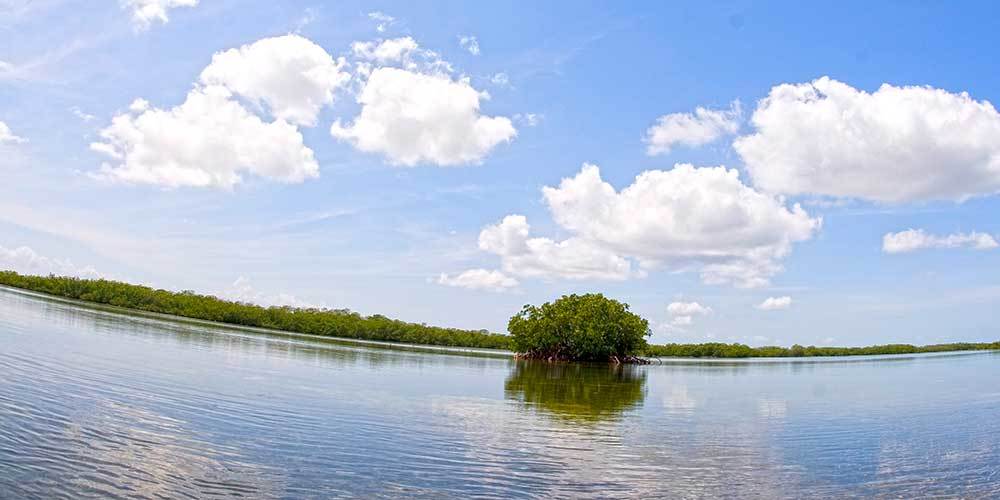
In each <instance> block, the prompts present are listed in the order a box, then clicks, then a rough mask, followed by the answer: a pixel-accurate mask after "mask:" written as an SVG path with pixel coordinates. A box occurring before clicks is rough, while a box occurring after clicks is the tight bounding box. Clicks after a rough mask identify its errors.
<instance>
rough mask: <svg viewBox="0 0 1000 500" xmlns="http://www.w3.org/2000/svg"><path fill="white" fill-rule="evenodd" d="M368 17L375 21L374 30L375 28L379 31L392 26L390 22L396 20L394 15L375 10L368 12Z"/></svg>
mask: <svg viewBox="0 0 1000 500" xmlns="http://www.w3.org/2000/svg"><path fill="white" fill-rule="evenodd" d="M368 19H371V20H372V21H375V23H376V24H375V30H377V31H378V32H379V33H384V32H385V30H386V29H388V28H389V26H392V23H395V22H396V18H395V17H392V16H390V15H389V14H386V13H384V12H381V11H377V10H376V11H374V12H369V13H368Z"/></svg>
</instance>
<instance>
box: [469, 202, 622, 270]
mask: <svg viewBox="0 0 1000 500" xmlns="http://www.w3.org/2000/svg"><path fill="white" fill-rule="evenodd" d="M530 229H531V227H530V226H529V225H528V221H527V219H526V218H525V217H524V216H523V215H508V216H506V217H504V219H503V220H502V221H501V222H500V223H499V224H495V225H492V226H487V227H486V228H484V229H483V230H482V232H480V234H479V248H480V249H481V250H484V251H487V252H490V253H493V254H496V255H498V256H500V258H501V264H502V267H503V269H504V271H506V272H508V273H510V274H514V275H517V276H526V277H543V278H553V277H559V278H568V279H606V280H623V279H626V278H629V277H630V276H633V274H634V273H633V271H632V264H631V263H630V262H629V261H628V260H627V259H625V258H623V257H621V256H618V255H616V254H614V253H613V252H610V251H608V250H606V249H603V248H601V247H599V246H597V245H594V244H592V243H590V242H588V241H586V240H584V239H581V238H570V239H567V240H564V241H559V242H557V241H554V240H551V239H549V238H531V237H530Z"/></svg>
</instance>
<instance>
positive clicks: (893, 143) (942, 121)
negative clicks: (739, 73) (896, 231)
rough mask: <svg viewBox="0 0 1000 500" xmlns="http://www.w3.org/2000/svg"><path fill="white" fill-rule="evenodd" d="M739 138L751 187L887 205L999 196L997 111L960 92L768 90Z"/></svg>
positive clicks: (820, 87)
mask: <svg viewBox="0 0 1000 500" xmlns="http://www.w3.org/2000/svg"><path fill="white" fill-rule="evenodd" d="M752 122H753V125H754V126H755V127H756V131H755V133H754V134H751V135H747V136H743V137H740V138H738V139H737V140H736V141H735V142H734V148H735V149H736V151H737V152H738V153H739V154H740V156H741V157H742V158H743V161H744V162H745V163H746V167H747V170H748V172H749V173H750V176H751V178H752V180H753V183H754V185H755V186H756V187H758V188H760V189H764V190H766V191H770V192H775V193H784V194H791V195H798V194H817V195H826V196H833V197H853V198H863V199H868V200H874V201H879V202H887V203H903V202H910V201H926V200H956V201H963V200H965V199H967V198H970V197H974V196H983V195H990V194H994V193H997V192H1000V113H998V112H997V110H996V109H995V108H994V107H993V105H992V104H990V103H989V102H987V101H975V100H973V99H972V98H971V97H970V96H969V95H968V94H966V93H964V92H963V93H959V94H955V93H949V92H947V91H945V90H941V89H935V88H931V87H895V86H892V85H889V84H883V85H882V86H881V87H880V88H879V89H878V90H877V91H875V92H873V93H868V92H865V91H861V90H858V89H855V88H853V87H851V86H849V85H846V84H844V83H841V82H838V81H835V80H831V79H829V78H827V77H823V78H820V79H817V80H814V81H813V82H811V83H803V84H783V85H778V86H776V87H774V88H772V89H771V92H770V94H769V95H768V96H767V97H766V98H765V99H763V100H761V101H760V102H759V103H758V105H757V109H756V110H755V111H754V113H753V117H752Z"/></svg>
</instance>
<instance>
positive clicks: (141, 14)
mask: <svg viewBox="0 0 1000 500" xmlns="http://www.w3.org/2000/svg"><path fill="white" fill-rule="evenodd" d="M120 2H121V7H122V9H125V10H129V11H131V12H132V25H133V26H134V27H135V28H136V29H137V30H145V29H149V27H150V25H152V24H153V22H157V21H158V22H161V23H164V24H166V23H167V21H169V20H170V19H169V18H168V17H167V12H168V11H170V10H171V9H176V8H178V7H194V6H196V5H198V0H120Z"/></svg>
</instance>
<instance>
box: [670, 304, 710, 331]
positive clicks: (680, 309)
mask: <svg viewBox="0 0 1000 500" xmlns="http://www.w3.org/2000/svg"><path fill="white" fill-rule="evenodd" d="M711 313H712V308H711V307H706V306H703V305H701V304H699V303H697V302H671V303H670V304H669V305H667V314H669V315H670V318H671V320H670V323H671V324H672V325H674V326H686V325H691V324H693V323H694V317H695V316H707V315H709V314H711Z"/></svg>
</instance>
